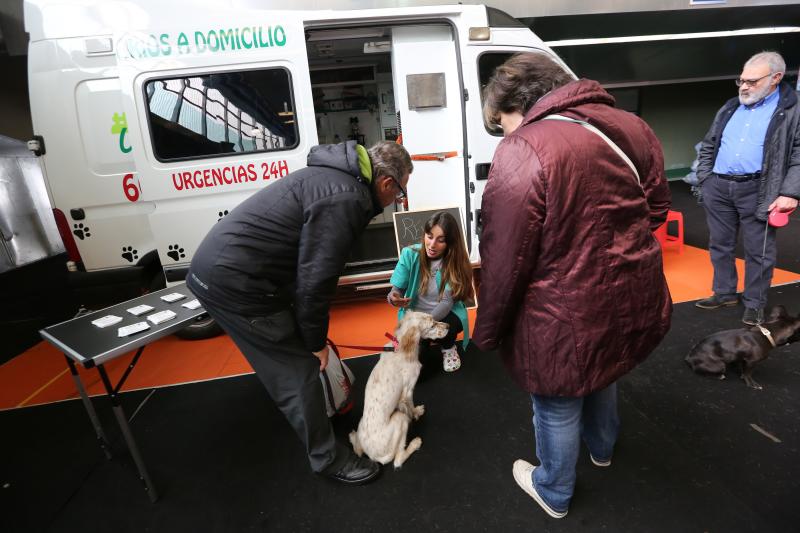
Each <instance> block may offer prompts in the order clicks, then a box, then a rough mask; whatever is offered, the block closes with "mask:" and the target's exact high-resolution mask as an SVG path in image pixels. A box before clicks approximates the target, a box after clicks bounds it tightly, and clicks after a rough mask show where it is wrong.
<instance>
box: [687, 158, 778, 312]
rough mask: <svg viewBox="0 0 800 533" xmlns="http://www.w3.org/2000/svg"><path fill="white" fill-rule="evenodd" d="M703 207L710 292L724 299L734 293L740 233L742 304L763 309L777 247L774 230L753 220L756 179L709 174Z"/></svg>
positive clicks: (704, 185)
mask: <svg viewBox="0 0 800 533" xmlns="http://www.w3.org/2000/svg"><path fill="white" fill-rule="evenodd" d="M703 206H705V208H706V221H707V222H708V251H709V253H710V255H711V264H712V265H714V282H713V284H712V289H713V290H714V292H715V293H716V294H719V295H723V296H724V295H732V294H736V286H737V283H738V274H737V272H736V239H737V236H738V234H739V233H741V234H742V245H743V248H744V292H743V293H742V302H743V303H744V305H745V307H751V308H753V309H763V308H764V307H766V305H767V292H768V291H769V286H770V283H771V282H772V272H773V269H774V267H775V260H776V257H777V248H776V246H775V228H773V227H772V226H767V224H766V222H765V221H763V220H758V219H757V218H756V208H757V206H758V180H750V181H743V182H735V181H730V180H726V179H723V178H720V177H719V176H717V175H716V174H712V175H711V176H709V177H708V178H706V179H705V180H704V181H703ZM765 233H766V235H765ZM765 239H766V247H765ZM762 254H763V256H764V260H763V262H762V260H761V258H762ZM762 270H763V272H762Z"/></svg>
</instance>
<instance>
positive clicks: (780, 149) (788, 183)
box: [697, 83, 800, 220]
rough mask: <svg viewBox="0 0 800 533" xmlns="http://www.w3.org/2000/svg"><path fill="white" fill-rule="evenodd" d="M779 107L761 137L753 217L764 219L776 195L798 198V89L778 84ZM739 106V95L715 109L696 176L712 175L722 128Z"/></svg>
mask: <svg viewBox="0 0 800 533" xmlns="http://www.w3.org/2000/svg"><path fill="white" fill-rule="evenodd" d="M778 90H779V91H780V96H779V99H778V107H777V108H776V109H775V114H774V115H772V119H771V120H770V122H769V126H768V127H767V135H766V138H765V139H764V161H763V162H762V163H761V183H760V185H759V187H758V206H757V207H756V218H758V219H760V220H766V219H767V207H769V204H771V203H772V202H773V201H774V200H775V198H777V197H778V196H788V197H791V198H797V199H800V105H798V99H797V93H796V92H795V90H794V89H792V88H791V86H790V85H788V84H787V83H781V84H780V85H779V87H778ZM737 107H739V98H738V97H734V98H731V99H730V100H728V101H727V102H726V103H725V105H724V106H722V109H720V110H719V111H718V112H717V116H716V117H714V122H713V123H712V124H711V129H709V130H708V133H707V134H706V137H705V139H703V143H702V145H701V147H700V153H699V155H698V158H697V160H698V163H697V180H698V181H699V182H700V183H703V181H705V180H706V178H708V177H709V176H711V174H712V171H713V169H714V163H715V161H716V159H717V152H718V151H719V145H720V143H721V142H722V132H723V131H724V130H725V126H726V125H727V124H728V121H729V120H730V119H731V117H732V116H733V113H734V111H736V108H737Z"/></svg>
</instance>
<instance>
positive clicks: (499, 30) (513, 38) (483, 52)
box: [463, 8, 571, 259]
mask: <svg viewBox="0 0 800 533" xmlns="http://www.w3.org/2000/svg"><path fill="white" fill-rule="evenodd" d="M487 15H488V20H489V25H490V28H488V30H489V37H488V39H487V40H475V41H468V43H467V46H465V47H464V55H463V65H464V79H465V80H468V81H467V91H468V94H469V95H470V98H469V100H468V101H467V102H466V107H467V116H469V117H470V118H471V119H472V120H473V122H471V123H470V125H471V127H470V128H469V130H468V132H469V135H468V143H469V147H470V158H469V160H468V166H469V175H470V186H469V188H470V193H469V198H470V206H471V209H472V216H471V221H472V232H471V235H472V247H473V248H472V249H473V254H472V257H473V259H474V258H475V252H474V250H477V248H478V243H479V241H480V233H481V198H482V197H483V190H484V188H485V186H486V180H487V179H488V177H489V167H490V165H491V163H492V158H493V157H494V152H495V149H496V148H497V145H498V144H499V143H500V141H501V140H502V139H503V132H502V130H500V129H499V128H495V127H494V125H491V124H485V123H484V121H483V109H482V106H483V97H482V91H483V88H484V86H485V85H486V83H487V82H488V81H489V78H490V77H491V75H492V73H493V72H494V69H495V68H496V67H498V66H499V65H501V64H503V63H504V62H505V61H506V60H507V59H508V58H509V57H511V56H512V55H514V54H516V53H519V52H536V53H542V54H547V55H548V56H549V57H551V58H553V59H554V60H555V61H557V62H558V63H560V64H561V65H563V66H564V68H565V69H566V70H567V71H568V72H571V71H570V70H569V68H568V67H567V66H566V65H564V63H563V62H562V61H561V60H560V59H559V58H558V57H557V56H556V55H555V54H554V53H553V52H552V51H551V50H550V49H548V48H547V46H546V45H545V44H544V43H543V42H542V41H541V39H539V38H538V37H537V36H536V35H535V34H534V33H533V32H532V31H531V30H530V29H528V28H527V27H526V26H524V25H522V24H521V23H520V22H519V21H517V20H515V19H512V18H511V17H509V16H508V15H505V14H504V13H502V12H500V11H498V10H495V9H492V8H487ZM493 24H497V25H499V26H493ZM476 71H477V75H475V74H474V73H475V72H476Z"/></svg>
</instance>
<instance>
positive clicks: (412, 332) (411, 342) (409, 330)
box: [397, 312, 420, 353]
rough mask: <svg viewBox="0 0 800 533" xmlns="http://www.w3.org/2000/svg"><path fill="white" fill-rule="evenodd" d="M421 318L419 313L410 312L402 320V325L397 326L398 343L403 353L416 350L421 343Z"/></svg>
mask: <svg viewBox="0 0 800 533" xmlns="http://www.w3.org/2000/svg"><path fill="white" fill-rule="evenodd" d="M418 323H419V318H418V316H417V313H414V312H408V313H406V314H405V316H404V317H403V320H401V321H400V326H399V327H398V328H397V344H398V350H399V351H401V352H403V353H408V352H410V351H413V350H416V349H417V345H418V344H419V337H420V331H419V329H420V328H419V325H418Z"/></svg>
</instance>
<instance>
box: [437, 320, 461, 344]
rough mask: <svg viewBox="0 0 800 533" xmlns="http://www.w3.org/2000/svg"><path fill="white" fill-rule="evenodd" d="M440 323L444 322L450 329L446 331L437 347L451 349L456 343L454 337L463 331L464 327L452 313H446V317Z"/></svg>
mask: <svg viewBox="0 0 800 533" xmlns="http://www.w3.org/2000/svg"><path fill="white" fill-rule="evenodd" d="M440 322H444V323H445V324H447V325H448V326H450V327H449V328H448V329H447V335H445V336H444V337H442V338H441V339H440V340H439V341H438V343H439V346H441V347H442V348H443V349H446V348H452V347H453V345H454V344H455V343H456V335H458V334H459V333H461V332H462V331H464V326H462V325H461V320H460V319H459V318H458V317H457V316H456V315H455V313H453V312H452V311H450V312H449V313H447V316H446V317H444V318H443V319H441V320H440Z"/></svg>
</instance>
